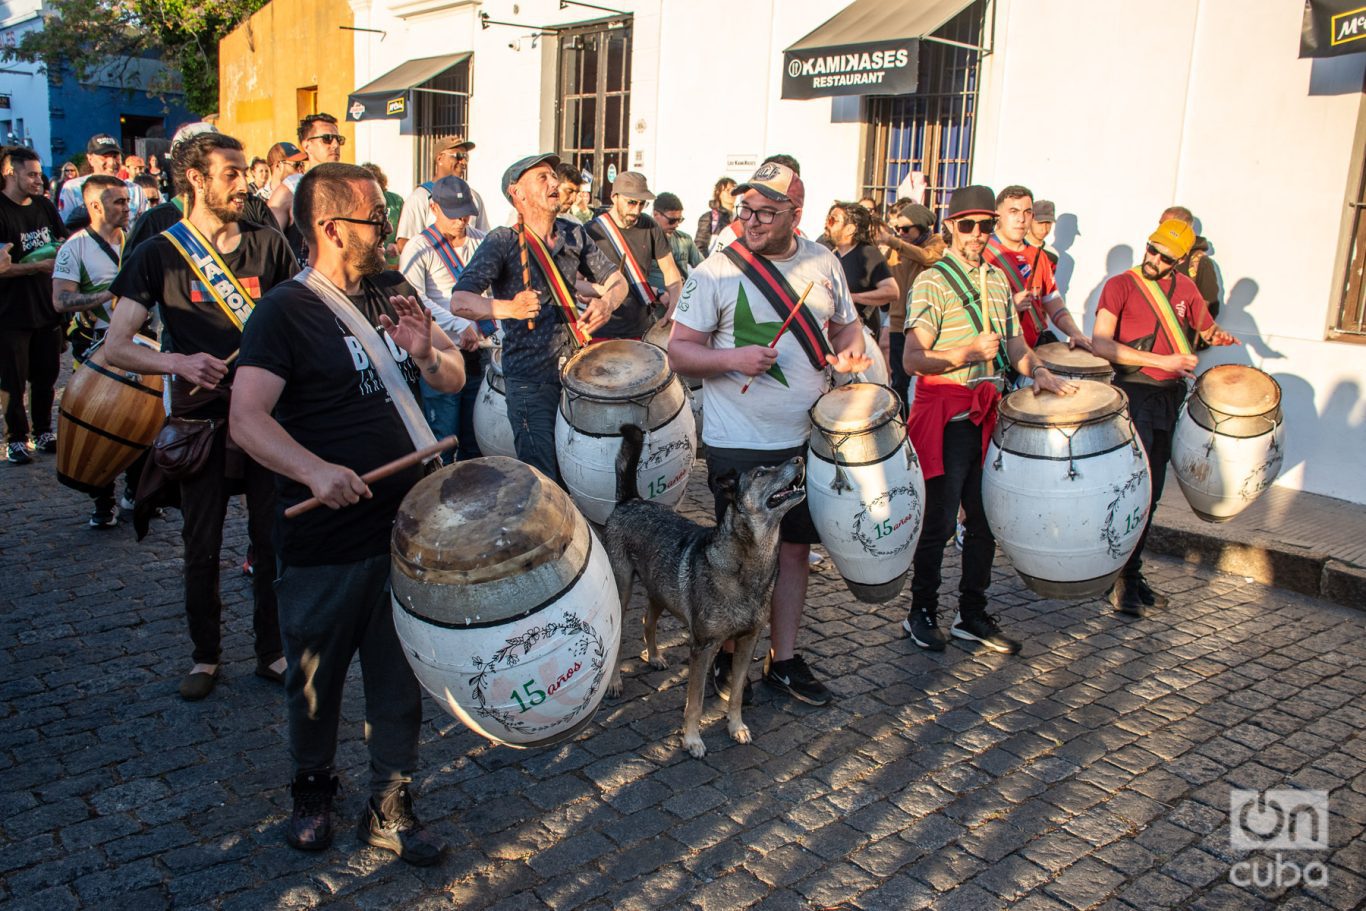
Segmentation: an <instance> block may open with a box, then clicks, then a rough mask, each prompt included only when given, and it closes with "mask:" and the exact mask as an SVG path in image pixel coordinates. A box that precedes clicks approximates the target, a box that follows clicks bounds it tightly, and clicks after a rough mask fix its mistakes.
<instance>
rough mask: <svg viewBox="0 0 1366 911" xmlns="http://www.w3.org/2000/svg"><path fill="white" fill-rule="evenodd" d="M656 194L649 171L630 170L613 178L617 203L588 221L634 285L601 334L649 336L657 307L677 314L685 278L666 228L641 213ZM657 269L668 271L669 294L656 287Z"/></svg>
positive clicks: (603, 247) (595, 236)
mask: <svg viewBox="0 0 1366 911" xmlns="http://www.w3.org/2000/svg"><path fill="white" fill-rule="evenodd" d="M654 198H655V194H653V193H651V192H650V187H649V184H648V183H647V182H646V180H645V175H644V174H641V173H639V172H637V171H624V172H622V173H621V174H618V175H617V179H616V180H614V181H612V207H611V208H610V209H608V210H607V211H606V212H604V213H602V214H601V215H599V216H598V217H597V218H595V219H593V220H592V221H590V222H589V223H588V226H587V227H588V235H589V236H590V237H592V238H593V240H595V241H597V244H598V248H599V249H601V250H602V252H603V253H604V254H606V256H607V258H608V259H610V260H611V261H612V262H614V263H616V264H617V266H619V267H620V268H621V272H622V274H623V275H625V276H626V282H627V284H629V285H630V286H631V293H630V294H629V295H627V297H626V300H625V301H623V302H622V306H621V308H620V309H618V310H617V312H616V313H614V314H612V318H611V319H610V320H608V322H607V325H606V326H603V327H602V329H601V330H600V331H599V332H598V333H597V335H598V336H599V337H600V338H637V339H638V338H641V337H643V336H644V335H645V333H646V331H647V330H649V328H650V324H651V323H652V322H653V321H654V314H652V313H651V309H652V308H662V309H663V310H664V314H663V315H664V318H665V319H670V318H672V316H673V308H674V305H675V304H676V303H678V293H679V291H680V290H681V289H682V287H683V277H682V276H681V275H680V274H679V272H678V264H677V263H675V262H674V258H673V249H672V248H671V247H670V246H669V239H668V238H667V237H665V236H664V232H663V230H661V229H660V227H659V225H657V224H655V223H654V221H652V220H651V219H648V218H647V219H642V218H641V217H640V216H641V213H642V212H644V211H645V204H646V203H647V202H649V201H650V200H652V199H654ZM654 268H657V269H659V271H660V273H661V274H662V275H663V276H664V289H665V290H664V293H663V294H660V293H658V292H657V291H656V290H655V289H654V288H652V287H651V286H650V270H651V269H654Z"/></svg>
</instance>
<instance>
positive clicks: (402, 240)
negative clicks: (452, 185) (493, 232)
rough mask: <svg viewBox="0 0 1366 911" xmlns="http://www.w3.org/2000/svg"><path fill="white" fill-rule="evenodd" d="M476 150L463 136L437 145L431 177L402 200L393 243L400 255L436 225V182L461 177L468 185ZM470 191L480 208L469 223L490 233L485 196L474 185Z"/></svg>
mask: <svg viewBox="0 0 1366 911" xmlns="http://www.w3.org/2000/svg"><path fill="white" fill-rule="evenodd" d="M473 151H474V143H472V142H470V141H469V140H468V139H466V138H465V137H463V136H452V137H451V138H450V139H447V140H446V141H445V142H442V143H440V144H439V145H437V148H436V154H435V156H434V157H433V159H432V179H431V180H429V181H427V182H426V183H423V184H419V185H418V186H417V187H415V188H414V189H413V192H412V193H410V194H408V198H407V200H405V201H404V203H403V214H401V215H399V217H398V234H397V239H396V240H395V241H394V243H396V244H398V252H399V253H400V254H402V253H403V248H404V247H405V246H407V244H408V241H410V240H412V239H413V238H414V237H417V236H418V235H419V234H421V233H422V232H423V231H425V230H427V229H428V228H430V227H431V226H432V225H433V224H435V221H434V219H433V216H432V187H433V185H435V184H436V182H437V181H438V180H440V179H441V178H443V177H459V178H460V179H461V180H463V181H465V182H466V184H467V185H468V182H469V179H470V153H471V152H473ZM470 193H471V194H472V195H473V197H474V205H475V208H477V209H478V210H479V211H478V212H477V213H476V214H475V216H474V217H473V218H471V219H470V222H469V225H470V227H471V228H473V229H474V230H476V231H479V232H480V233H482V234H487V233H488V232H489V217H488V213H487V211H486V210H485V209H484V199H483V197H481V196H480V195H479V193H478V192H477V191H476V190H475V189H474V188H473V187H470Z"/></svg>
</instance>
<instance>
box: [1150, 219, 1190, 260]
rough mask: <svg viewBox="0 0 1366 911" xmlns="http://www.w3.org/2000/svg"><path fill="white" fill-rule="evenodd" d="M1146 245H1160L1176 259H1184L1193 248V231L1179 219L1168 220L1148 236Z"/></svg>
mask: <svg viewBox="0 0 1366 911" xmlns="http://www.w3.org/2000/svg"><path fill="white" fill-rule="evenodd" d="M1148 243H1151V244H1161V245H1162V246H1164V247H1166V248H1167V250H1168V252H1169V253H1170V254H1171V255H1172V256H1175V257H1176V258H1177V259H1185V258H1186V256H1188V255H1189V254H1190V251H1191V247H1193V246H1195V229H1194V228H1192V227H1191V226H1190V225H1188V224H1186V223H1185V222H1184V221H1182V220H1181V219H1179V218H1169V219H1167V220H1166V221H1164V222H1162V224H1160V225H1158V226H1157V230H1156V231H1154V232H1153V233H1152V234H1149V235H1148Z"/></svg>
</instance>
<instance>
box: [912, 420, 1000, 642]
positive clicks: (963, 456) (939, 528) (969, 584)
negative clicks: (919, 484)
mask: <svg viewBox="0 0 1366 911" xmlns="http://www.w3.org/2000/svg"><path fill="white" fill-rule="evenodd" d="M960 503H961V504H962V506H963V511H964V512H965V513H966V514H967V519H966V521H965V523H964V529H965V531H964V533H963V577H962V579H961V581H959V583H958V610H959V612H960V613H962V614H963V615H964V616H973V615H976V616H981V615H982V614H984V613H986V607H987V587H988V586H990V585H991V564H992V561H993V559H994V558H995V556H996V538H995V537H994V536H993V535H992V534H991V527H990V526H989V525H987V516H986V512H985V511H984V510H983V509H982V428H981V427H979V426H977V425H976V424H974V423H972V421H967V420H964V421H950V422H949V424H948V426H947V427H945V428H944V473H943V474H942V475H940V476H939V477H937V478H931V479H930V480H928V481H926V482H925V525H924V527H923V528H922V529H921V530H920V543H919V544H917V545H916V548H915V576H914V577H913V578H912V580H911V606H912V607H913V608H924V609H926V610H930V611H935V610H938V609H939V585H940V583H941V582H942V581H943V577H942V570H943V566H944V548H945V546H946V545H947V544H948V540H949V537H950V536H951V535H952V534H953V533H954V530H955V529H956V528H957V527H958V506H959V504H960Z"/></svg>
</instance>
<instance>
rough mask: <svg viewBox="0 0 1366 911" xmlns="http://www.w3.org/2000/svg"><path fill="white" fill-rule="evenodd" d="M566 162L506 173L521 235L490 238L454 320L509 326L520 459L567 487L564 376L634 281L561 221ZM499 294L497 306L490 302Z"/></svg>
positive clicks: (543, 162)
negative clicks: (562, 455) (561, 427)
mask: <svg viewBox="0 0 1366 911" xmlns="http://www.w3.org/2000/svg"><path fill="white" fill-rule="evenodd" d="M559 164H560V159H559V158H558V157H557V156H555V155H551V154H549V153H543V154H540V155H529V156H527V157H526V158H523V159H521V160H519V161H516V162H514V163H513V164H512V165H511V166H510V167H509V168H508V169H507V170H506V171H504V172H503V179H502V181H501V183H500V186H501V187H502V188H503V195H504V196H506V197H507V200H508V202H510V203H512V207H513V208H514V209H516V210H517V226H516V227H515V228H510V227H499V228H495V229H494V230H493V231H491V232H489V234H488V236H487V237H485V238H484V241H483V243H482V244H480V246H479V249H478V250H477V251H475V254H474V257H473V258H472V259H471V260H470V261H469V263H468V264H467V265H466V266H465V269H464V271H463V272H461V273H460V278H459V280H458V281H457V282H456V283H455V291H454V292H453V293H452V294H451V312H452V313H454V314H455V315H456V316H461V317H464V318H465V319H469V320H481V319H496V320H501V321H502V326H503V376H504V380H505V382H506V391H507V406H508V420H510V421H511V422H512V433H513V442H514V445H515V446H516V447H517V458H519V459H521V460H522V461H523V462H526V463H527V464H528V465H531V466H533V467H535V468H537V469H539V470H540V471H541V472H543V473H544V474H545V475H546V476H547V477H549V478H552V479H553V480H555V481H558V480H559V477H560V472H559V463H558V462H557V460H556V458H555V413H556V410H557V409H558V408H559V403H560V369H561V368H562V367H563V365H564V362H565V361H566V360H568V359H569V356H570V355H572V354H573V353H574V352H575V351H576V350H578V349H579V348H580V347H582V346H583V345H586V344H589V342H590V341H591V338H592V336H593V335H594V334H595V333H597V331H598V330H599V329H601V328H602V327H603V326H605V325H606V324H607V321H608V320H609V319H610V318H611V316H612V313H613V312H614V311H615V310H616V309H617V307H618V306H620V304H621V302H622V300H623V299H624V298H625V296H626V292H627V285H626V279H625V278H623V277H622V274H621V272H620V271H619V270H618V269H617V267H616V265H615V264H613V262H612V261H611V260H610V259H608V258H607V257H606V256H604V255H603V253H602V251H601V250H600V249H598V246H597V244H595V243H594V242H593V239H592V238H591V237H589V236H588V232H587V231H585V230H584V226H583V225H581V224H579V223H578V222H577V221H574V220H572V219H569V218H560V217H558V215H559V211H560V178H559V175H558V174H557V173H556V168H558V167H559ZM490 289H492V291H493V297H492V298H488V297H484V296H483V294H484V292H485V291H488V290H490Z"/></svg>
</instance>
